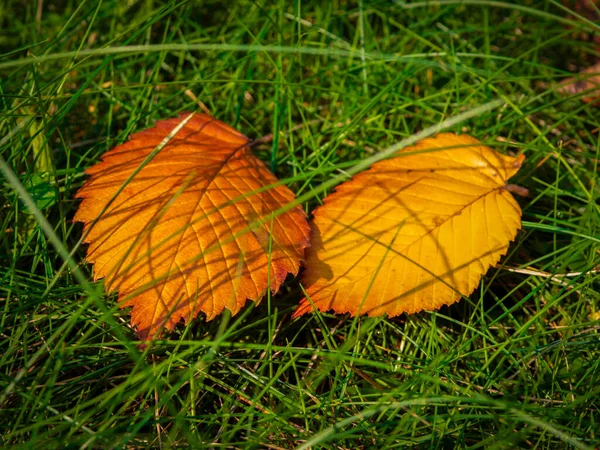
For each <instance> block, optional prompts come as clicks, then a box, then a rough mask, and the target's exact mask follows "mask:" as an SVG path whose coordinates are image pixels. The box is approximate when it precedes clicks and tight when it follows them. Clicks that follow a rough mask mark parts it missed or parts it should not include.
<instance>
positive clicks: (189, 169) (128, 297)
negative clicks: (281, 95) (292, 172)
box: [75, 115, 309, 339]
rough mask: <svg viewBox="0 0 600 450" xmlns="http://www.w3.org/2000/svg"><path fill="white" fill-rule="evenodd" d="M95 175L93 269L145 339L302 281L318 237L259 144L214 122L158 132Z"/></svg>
mask: <svg viewBox="0 0 600 450" xmlns="http://www.w3.org/2000/svg"><path fill="white" fill-rule="evenodd" d="M186 120H189V121H188V122H187V123H184V122H185V121H186ZM177 126H180V127H181V129H180V130H179V131H178V132H177V133H176V134H175V135H174V136H171V139H170V140H168V142H167V143H166V145H164V140H165V138H168V137H169V135H170V133H172V132H173V131H174V130H176V127H177ZM161 142H163V144H161ZM162 145H164V147H161V146H162ZM86 173H87V174H88V175H90V179H89V180H88V181H87V182H86V183H85V185H84V186H83V187H82V188H81V190H80V191H79V192H78V193H77V197H80V198H82V199H83V201H82V202H81V205H80V206H79V210H78V211H77V214H76V215H75V220H76V221H81V222H84V224H85V225H84V232H85V242H87V243H89V247H88V251H87V258H86V259H87V261H89V262H91V263H94V264H95V272H94V279H95V280H97V279H99V278H104V279H105V281H106V286H107V289H108V290H109V291H118V292H119V302H120V304H121V307H126V306H132V307H133V310H132V313H131V323H132V325H134V326H136V327H137V333H138V336H139V337H140V339H152V338H153V337H156V336H158V335H159V334H160V333H161V331H162V330H163V328H165V327H166V328H167V329H169V330H171V329H173V327H174V326H175V325H176V324H177V323H178V322H179V321H180V320H181V319H184V320H187V321H189V320H191V319H192V318H194V317H196V315H197V314H198V313H199V312H203V313H204V314H206V318H207V320H211V319H213V318H214V317H216V316H217V315H218V314H220V313H221V312H222V311H223V310H225V309H228V310H229V311H231V312H232V314H235V313H237V312H238V311H239V310H240V309H241V308H242V306H243V305H244V303H245V302H246V300H247V299H250V300H254V301H259V300H260V299H261V298H262V297H263V295H264V294H265V292H266V290H267V289H268V288H270V289H271V290H272V291H273V292H276V291H277V290H278V289H279V287H280V285H281V283H282V282H283V280H284V279H285V278H286V276H287V274H288V273H292V274H297V273H298V269H299V264H300V259H301V258H302V257H303V253H304V248H305V247H307V246H308V234H309V226H308V223H307V222H306V218H305V214H304V212H303V210H302V209H301V208H299V207H294V208H290V207H289V204H290V202H291V201H292V200H294V194H293V193H292V192H291V191H290V190H289V189H288V188H286V187H285V186H282V185H280V184H278V183H277V179H276V178H275V176H274V175H273V174H272V173H271V172H270V171H269V170H268V169H267V168H266V167H265V165H264V164H263V163H262V162H261V161H260V160H259V159H257V158H256V157H255V156H253V155H252V153H251V150H250V147H249V140H248V139H247V138H246V137H245V136H243V135H242V134H240V133H238V132H237V131H235V130H234V129H233V128H231V127H229V126H227V125H226V124H224V123H223V122H220V121H218V120H216V119H214V118H213V117H210V116H208V115H194V116H193V117H191V118H190V117H189V115H182V116H181V117H180V118H178V119H172V120H165V121H161V122H158V123H157V124H156V127H155V128H152V129H149V130H146V131H143V132H141V133H137V134H134V135H132V136H131V139H130V141H129V142H127V143H125V144H123V145H119V146H118V147H116V148H114V149H112V150H111V151H109V152H107V153H106V154H104V156H103V157H102V162H100V163H99V164H96V165H95V166H93V167H91V168H89V169H88V170H86ZM286 209H287V210H286Z"/></svg>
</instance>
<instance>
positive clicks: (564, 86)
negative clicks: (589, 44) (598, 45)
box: [557, 64, 600, 103]
mask: <svg viewBox="0 0 600 450" xmlns="http://www.w3.org/2000/svg"><path fill="white" fill-rule="evenodd" d="M557 90H558V92H560V93H561V94H566V95H579V94H582V93H584V92H585V95H584V96H583V97H582V98H581V99H582V100H583V101H584V102H586V103H591V102H594V101H595V100H598V99H600V64H596V65H594V66H592V67H588V68H587V69H584V70H582V71H581V72H579V74H578V75H576V76H574V77H571V78H567V79H566V80H563V81H562V82H561V83H560V85H559V87H558V89H557Z"/></svg>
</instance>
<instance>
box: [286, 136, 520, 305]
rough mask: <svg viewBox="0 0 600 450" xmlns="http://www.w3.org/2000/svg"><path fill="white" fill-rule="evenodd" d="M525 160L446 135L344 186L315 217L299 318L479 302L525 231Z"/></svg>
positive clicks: (405, 150)
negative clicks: (517, 178)
mask: <svg viewBox="0 0 600 450" xmlns="http://www.w3.org/2000/svg"><path fill="white" fill-rule="evenodd" d="M523 159H524V157H523V156H520V157H519V158H512V157H510V156H504V155H502V154H500V153H497V152H495V151H493V150H492V149H490V148H489V147H485V146H483V145H482V144H481V143H480V142H479V141H477V140H476V139H474V138H472V137H469V136H465V135H463V136H457V135H455V134H452V133H444V134H440V135H438V136H436V137H435V138H429V139H425V140H423V141H421V142H419V143H418V144H417V145H415V146H413V147H408V148H405V149H403V150H402V151H401V152H399V153H398V154H397V155H396V156H395V157H393V158H392V159H388V160H384V161H380V162H378V163H376V164H374V165H373V166H372V167H371V169H370V170H367V171H365V172H362V173H360V174H358V175H357V176H355V177H354V178H353V179H352V180H350V181H348V182H346V183H343V184H342V185H340V186H338V188H337V189H336V192H334V193H333V194H331V195H330V196H328V197H327V198H326V199H325V201H324V205H323V206H321V207H319V208H318V209H317V210H316V211H315V213H314V219H313V222H312V233H311V248H310V249H308V250H307V255H306V271H305V272H304V275H303V284H304V286H305V288H306V292H307V294H308V295H307V297H309V298H305V299H303V300H302V302H301V304H300V307H299V308H298V309H297V310H296V312H295V314H294V316H296V317H297V316H300V315H302V314H304V313H306V312H308V311H311V310H312V309H313V306H312V304H314V305H315V307H316V308H318V309H319V310H321V311H328V310H333V311H335V312H336V313H346V312H349V313H350V314H352V315H358V314H368V315H370V316H377V315H382V314H388V315H389V316H390V317H392V316H397V315H399V314H402V313H404V312H406V313H414V312H417V311H420V310H423V309H425V310H434V309H438V308H440V307H441V306H442V305H449V304H451V303H454V302H456V301H458V300H459V299H460V298H461V295H465V296H468V295H469V294H471V293H472V292H473V290H474V289H475V288H476V287H477V285H478V283H479V280H480V278H481V276H482V275H483V274H484V273H485V272H486V271H487V270H488V268H489V267H490V266H492V265H494V264H496V263H497V262H498V260H499V259H500V257H501V256H502V255H503V254H505V253H506V250H507V248H508V244H509V242H510V241H511V240H512V239H514V237H515V235H516V233H517V230H518V229H519V228H520V227H521V209H520V208H519V205H518V204H517V202H516V201H515V199H514V198H513V197H512V195H511V194H510V192H508V190H507V189H506V183H507V180H508V179H509V178H510V177H511V176H513V175H514V174H515V173H516V172H517V171H518V169H519V167H520V166H521V163H522V161H523ZM311 302H312V303H311Z"/></svg>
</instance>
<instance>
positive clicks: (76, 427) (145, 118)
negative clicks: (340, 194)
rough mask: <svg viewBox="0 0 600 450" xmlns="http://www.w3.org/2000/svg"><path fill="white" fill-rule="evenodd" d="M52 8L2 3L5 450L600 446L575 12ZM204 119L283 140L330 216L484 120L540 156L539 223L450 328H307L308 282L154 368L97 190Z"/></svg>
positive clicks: (598, 229) (597, 230) (442, 321)
mask: <svg viewBox="0 0 600 450" xmlns="http://www.w3.org/2000/svg"><path fill="white" fill-rule="evenodd" d="M40 4H41V5H42V9H41V10H39V11H38V9H37V8H38V2H30V3H27V4H21V3H20V2H16V1H14V2H11V1H6V2H4V4H3V5H2V6H1V8H3V9H2V11H0V27H1V28H0V29H1V30H2V31H0V52H2V53H3V55H4V56H0V105H1V108H0V156H1V157H2V161H1V163H2V173H3V175H0V177H2V178H1V179H2V183H1V184H0V199H1V203H0V207H1V209H0V225H1V227H2V228H0V230H1V233H0V300H1V301H0V308H2V312H1V313H0V333H1V334H0V443H1V444H2V445H5V446H13V445H23V444H27V445H30V446H32V447H39V448H47V447H65V446H73V447H125V446H128V447H137V446H139V447H170V446H173V447H175V446H190V447H192V448H197V447H201V446H208V445H209V444H210V445H212V446H213V447H215V448H217V447H226V446H230V447H244V448H246V447H247V448H250V447H253V448H261V447H263V446H266V445H271V446H272V447H273V448H294V447H297V446H304V447H305V448H307V447H309V446H312V447H313V448H321V447H325V448H329V447H335V448H377V447H379V448H392V447H396V448H403V447H407V446H414V447H423V448H464V447H473V448H513V447H519V448H521V447H522V448H530V447H533V448H548V449H554V448H594V447H597V446H598V445H599V438H598V435H597V432H596V431H595V430H596V428H597V423H598V420H600V414H599V410H598V404H597V403H598V402H597V398H598V396H599V394H600V338H599V335H598V330H599V329H600V304H599V299H600V283H599V281H600V276H599V275H598V267H599V265H600V253H599V249H600V245H599V244H600V242H599V238H598V236H600V206H599V202H598V199H599V188H598V176H597V174H598V159H599V154H600V141H599V139H598V130H599V128H600V121H599V120H598V117H599V115H598V110H597V107H594V106H593V105H592V104H589V103H583V102H581V99H580V97H581V96H583V95H580V96H573V97H569V98H567V97H564V96H561V95H559V94H558V93H557V92H556V88H555V83H557V82H558V81H560V80H561V79H563V78H564V77H566V76H569V74H570V73H571V72H573V71H577V70H578V69H580V68H583V67H586V66H588V65H591V64H592V63H593V62H594V58H595V55H596V54H597V50H594V47H593V45H592V44H591V43H590V42H586V41H585V40H584V39H582V37H583V35H584V34H586V33H588V34H589V33H592V32H594V30H595V28H597V25H595V24H593V23H590V22H589V21H587V20H585V19H584V18H579V17H577V16H574V15H573V16H569V15H568V14H567V13H566V12H565V11H564V10H563V9H562V8H561V7H560V6H559V5H558V3H556V2H537V3H536V4H527V5H526V6H524V5H516V4H515V5H513V4H511V3H508V2H506V3H503V2H477V1H471V2H468V4H467V5H460V4H459V2H441V4H440V2H427V4H425V3H413V4H409V5H405V4H404V2H397V3H391V2H390V3H389V4H388V3H387V2H368V1H364V0H363V1H357V2H352V3H337V2H330V3H327V2H323V4H319V6H316V5H312V4H304V3H300V2H296V3H293V4H292V3H289V2H276V3H275V4H271V5H267V4H265V6H258V4H256V3H251V2H230V3H228V4H227V5H223V4H222V2H212V3H208V2H202V3H200V2H198V3H194V2H188V3H186V2H165V3H164V4H160V3H157V2H151V1H149V2H137V3H128V2H116V1H114V2H103V3H97V2H73V3H69V2H64V3H63V4H61V5H59V6H55V5H53V4H52V3H51V2H40ZM7 11H11V12H14V13H15V14H14V17H16V18H15V19H14V20H13V19H11V20H8V13H7ZM12 16H13V15H12V14H11V17H12ZM495 101H498V102H499V103H500V105H496V104H495V103H493V104H492V106H496V107H495V108H486V107H485V106H484V107H483V110H478V109H477V108H481V107H482V105H489V104H490V102H495ZM203 109H207V110H209V111H210V112H211V113H212V114H213V115H215V116H216V117H218V118H219V119H221V120H223V121H225V122H227V123H229V124H231V125H232V126H235V127H236V128H237V129H239V130H240V131H241V132H243V133H244V134H246V135H247V136H249V137H250V138H252V139H256V138H260V137H262V136H266V135H268V134H270V133H274V134H275V136H274V139H272V140H271V141H269V142H267V140H265V142H263V143H261V144H257V145H256V146H255V147H254V151H255V153H256V154H257V155H258V156H259V157H260V158H261V159H262V160H263V161H265V163H267V165H268V166H269V167H270V168H272V170H273V171H274V172H275V173H276V175H277V176H278V177H279V179H282V180H285V182H286V184H287V185H288V186H289V187H290V188H291V189H292V190H293V191H294V192H296V194H297V195H298V198H299V199H300V201H301V203H302V205H303V206H304V207H305V209H306V211H307V212H310V211H311V210H312V209H313V208H314V207H315V206H317V205H319V204H320V202H321V200H322V198H323V197H324V196H325V195H326V194H327V193H329V192H331V190H332V189H333V188H334V187H335V185H336V184H337V182H339V181H340V180H342V179H343V178H345V177H346V176H347V174H348V172H350V173H354V172H355V171H356V170H358V169H360V168H362V167H365V166H366V163H365V161H371V162H372V161H373V160H374V159H376V158H377V156H375V155H379V154H380V152H382V151H384V150H385V149H388V148H390V147H392V146H394V145H396V144H397V143H403V144H406V143H407V142H408V143H410V142H411V141H412V140H413V139H415V136H418V133H420V132H423V130H427V129H429V130H430V132H433V131H432V130H434V129H435V127H437V126H439V125H440V124H444V125H448V123H447V122H445V121H447V120H448V119H449V118H451V117H456V116H459V117H462V118H463V120H460V121H459V122H457V123H455V124H454V123H453V124H450V125H451V126H450V129H451V130H453V131H456V132H468V133H469V134H471V135H473V136H474V137H476V138H478V139H480V140H482V141H484V142H486V143H488V144H489V145H491V146H493V147H494V148H496V149H497V150H499V151H501V152H505V153H519V152H523V153H524V154H525V155H526V157H527V159H526V161H525V164H524V166H523V168H522V169H521V170H520V172H519V173H518V175H517V176H516V177H515V178H514V179H513V180H511V182H513V183H517V184H520V185H522V186H524V187H526V188H528V189H529V191H530V197H529V198H526V199H519V203H520V205H521V207H522V209H523V213H524V215H523V224H524V226H523V231H522V232H521V233H520V234H519V236H518V238H517V240H516V242H514V243H513V245H512V246H511V249H510V251H509V254H508V255H507V257H506V258H504V259H503V260H502V263H501V265H500V266H499V267H498V268H497V269H493V270H491V271H490V272H489V273H488V274H487V275H486V276H485V277H484V279H483V281H482V285H481V288H480V289H478V290H477V291H476V292H475V293H474V294H473V295H472V296H471V297H470V298H469V299H464V300H462V301H461V302H459V303H458V304H456V305H453V306H452V307H446V308H443V309H442V310H440V311H438V312H428V313H422V314H417V315H414V316H404V317H400V318H397V319H391V320H390V319H386V318H360V319H359V320H356V321H355V320H352V319H349V318H347V317H344V316H334V315H330V314H323V315H314V316H305V317H302V318H300V319H298V320H295V321H291V320H290V314H291V312H292V311H293V309H294V308H295V306H296V305H297V304H298V302H299V300H300V299H301V297H302V289H301V286H300V285H299V283H298V281H297V280H295V279H292V278H290V279H289V280H288V281H287V282H286V284H285V286H284V288H283V289H282V291H281V292H280V293H279V294H277V295H276V296H271V295H270V294H269V295H267V297H265V299H264V301H263V302H262V303H261V304H260V305H259V306H257V307H254V306H253V305H248V306H247V307H246V308H245V309H244V310H243V311H242V312H241V313H240V314H238V315H236V316H234V317H229V316H227V315H224V316H222V317H221V318H219V319H217V320H214V321H212V322H209V323H206V322H205V321H204V319H203V318H202V317H200V318H199V319H197V320H195V321H193V322H192V323H191V324H189V325H183V324H182V325H181V326H180V327H179V328H177V329H176V330H175V331H174V332H173V333H170V334H168V335H166V336H165V340H163V341H161V342H158V343H156V344H154V345H153V346H152V347H151V348H150V349H148V350H146V353H145V354H144V353H143V352H142V351H141V350H140V348H139V347H138V346H137V343H136V336H135V332H134V330H132V329H131V328H129V326H128V322H129V318H128V312H127V311H126V310H120V309H119V308H118V305H117V304H116V301H115V297H114V296H108V297H107V296H105V294H104V288H103V284H102V282H93V281H92V280H93V279H92V276H91V271H92V270H93V269H92V268H91V267H90V266H88V265H87V264H85V262H84V255H85V247H84V246H81V245H79V244H80V238H81V233H82V229H81V225H80V224H76V223H73V222H72V217H73V214H74V211H75V209H76V207H77V201H76V200H75V199H74V194H75V192H76V191H77V189H78V188H79V187H80V186H81V185H82V183H83V181H84V180H85V175H84V174H83V170H84V168H86V167H89V166H91V165H92V164H94V163H96V162H97V161H98V160H99V157H100V155H101V154H102V153H104V152H105V151H107V150H109V149H110V148H112V147H113V146H114V145H117V144H119V143H121V142H124V141H125V140H126V139H127V136H128V135H130V134H131V133H133V132H135V131H139V130H142V129H144V128H147V127H150V126H152V125H153V124H154V122H155V121H156V120H160V119H164V118H169V117H174V116H176V115H177V114H178V113H179V112H182V111H199V112H202V110H203ZM474 112H475V113H476V114H474ZM461 114H463V116H460V115H461ZM465 114H466V116H467V117H464V115H465ZM430 127H433V128H430ZM353 168H354V169H353ZM10 174H13V175H14V177H15V178H12V177H11V175H10ZM32 186H35V189H33V188H32ZM23 189H25V190H27V191H28V192H29V193H30V194H31V195H33V199H32V200H33V203H29V204H28V203H27V201H26V200H25V201H24V200H23V199H22V197H23ZM68 261H70V263H67V262H68Z"/></svg>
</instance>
